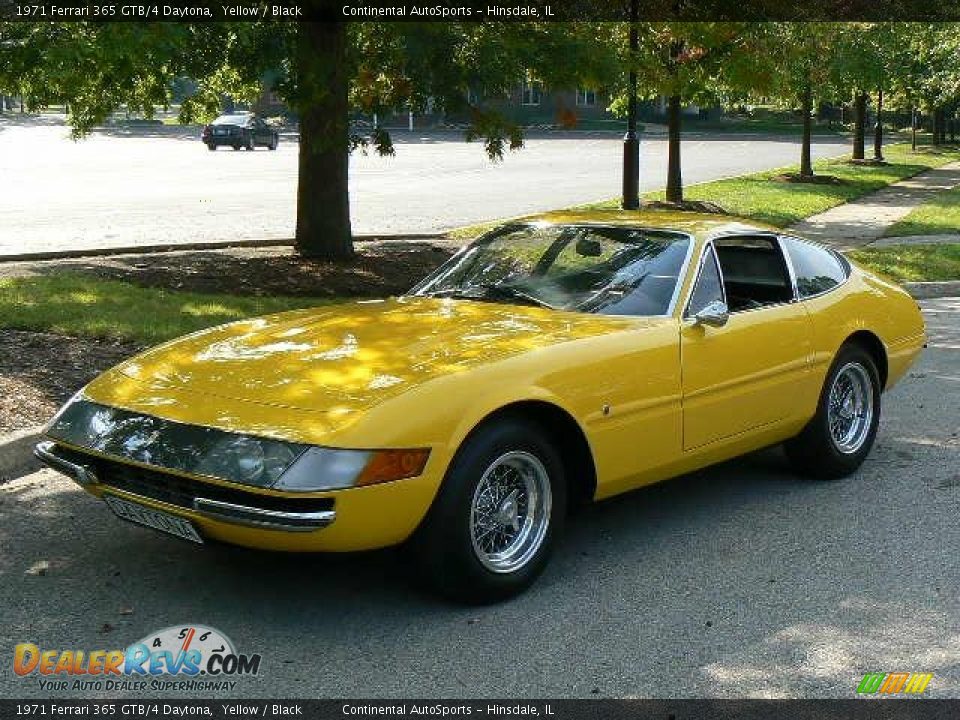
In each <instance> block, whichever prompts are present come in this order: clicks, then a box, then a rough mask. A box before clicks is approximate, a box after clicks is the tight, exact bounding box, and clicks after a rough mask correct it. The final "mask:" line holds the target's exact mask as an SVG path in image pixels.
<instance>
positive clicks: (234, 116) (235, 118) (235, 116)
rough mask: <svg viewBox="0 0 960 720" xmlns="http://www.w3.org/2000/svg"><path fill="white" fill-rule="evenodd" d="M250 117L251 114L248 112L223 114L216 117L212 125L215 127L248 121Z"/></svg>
mask: <svg viewBox="0 0 960 720" xmlns="http://www.w3.org/2000/svg"><path fill="white" fill-rule="evenodd" d="M252 117H253V113H249V112H235V113H224V114H223V115H220V116H219V117H217V119H216V120H214V121H213V124H214V125H216V124H217V123H226V122H240V121H241V120H249V119H250V118H252Z"/></svg>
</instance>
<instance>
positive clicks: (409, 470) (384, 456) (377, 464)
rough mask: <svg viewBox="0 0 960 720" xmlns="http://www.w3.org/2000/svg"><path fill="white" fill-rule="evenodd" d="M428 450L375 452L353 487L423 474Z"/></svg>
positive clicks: (428, 454)
mask: <svg viewBox="0 0 960 720" xmlns="http://www.w3.org/2000/svg"><path fill="white" fill-rule="evenodd" d="M429 457H430V450H428V449H425V448H421V449H416V450H375V451H374V452H373V456H372V457H371V458H370V461H369V462H368V463H367V465H366V467H364V468H363V471H362V472H361V473H360V475H359V477H357V480H356V483H355V487H363V486H364V485H376V484H377V483H385V482H391V481H393V480H404V479H406V478H412V477H416V476H417V475H419V474H420V473H422V472H423V468H424V467H425V466H426V464H427V459H428V458H429Z"/></svg>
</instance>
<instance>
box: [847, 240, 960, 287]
mask: <svg viewBox="0 0 960 720" xmlns="http://www.w3.org/2000/svg"><path fill="white" fill-rule="evenodd" d="M848 254H849V256H850V257H851V258H852V259H853V260H855V261H857V262H858V263H860V264H861V265H864V266H866V267H868V268H870V269H871V270H874V271H876V272H878V273H881V274H883V275H886V276H887V277H889V278H891V279H892V280H896V281H897V282H931V281H943V280H960V244H944V245H893V246H887V247H880V248H867V249H865V250H857V251H854V252H851V253H848Z"/></svg>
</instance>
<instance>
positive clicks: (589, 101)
mask: <svg viewBox="0 0 960 720" xmlns="http://www.w3.org/2000/svg"><path fill="white" fill-rule="evenodd" d="M596 104H597V91H596V90H587V89H585V88H579V89H578V90H577V105H583V106H585V107H593V106H594V105H596Z"/></svg>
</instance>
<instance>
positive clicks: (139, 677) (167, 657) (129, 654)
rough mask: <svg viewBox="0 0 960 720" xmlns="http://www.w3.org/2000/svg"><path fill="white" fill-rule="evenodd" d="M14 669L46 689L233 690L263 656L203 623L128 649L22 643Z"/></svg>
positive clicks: (167, 632)
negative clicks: (241, 649)
mask: <svg viewBox="0 0 960 720" xmlns="http://www.w3.org/2000/svg"><path fill="white" fill-rule="evenodd" d="M13 671H14V672H15V673H16V674H17V675H20V676H21V677H35V678H37V680H38V682H39V684H40V689H41V690H108V691H109V690H113V691H129V690H205V691H218V690H222V691H231V690H233V689H234V687H236V684H237V682H236V680H235V679H234V678H236V677H238V676H250V675H257V673H259V671H260V655H259V654H249V655H246V654H243V653H238V652H237V650H236V648H235V646H234V644H233V643H232V642H231V641H230V639H229V638H228V637H227V636H226V635H224V634H223V633H221V632H220V631H219V630H216V629H214V628H211V627H206V626H203V625H174V626H171V627H168V628H164V629H163V630H160V631H159V632H155V633H150V634H149V635H147V636H146V637H145V638H143V639H142V640H139V641H138V642H135V643H133V644H132V645H130V646H128V647H127V648H126V649H125V650H77V649H68V650H50V649H43V648H40V647H39V646H38V645H35V644H33V643H20V644H19V645H17V646H16V647H14V650H13Z"/></svg>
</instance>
